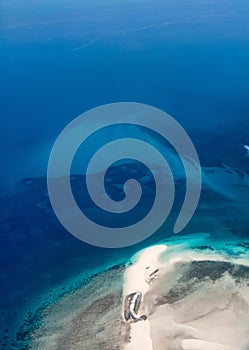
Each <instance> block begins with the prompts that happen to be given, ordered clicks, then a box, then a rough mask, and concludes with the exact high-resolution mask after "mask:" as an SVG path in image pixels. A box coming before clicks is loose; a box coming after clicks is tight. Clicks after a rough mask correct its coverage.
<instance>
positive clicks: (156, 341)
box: [124, 245, 249, 350]
mask: <svg viewBox="0 0 249 350" xmlns="http://www.w3.org/2000/svg"><path fill="white" fill-rule="evenodd" d="M173 250H174V248H173ZM177 250H178V251H177ZM168 255H169V257H168V258H167V247H166V246H164V247H163V246H162V245H158V246H154V247H150V248H149V249H147V250H145V251H143V252H141V253H140V255H139V256H138V258H137V259H136V262H135V263H134V265H133V266H131V267H129V268H128V271H126V274H125V283H124V294H126V293H127V292H129V293H130V292H133V291H136V290H137V289H138V288H139V286H141V288H140V290H141V291H142V292H143V293H144V296H143V302H142V306H141V312H140V313H142V314H143V313H145V314H147V316H148V319H147V320H146V321H139V322H135V323H133V322H132V323H131V330H130V341H129V343H127V344H125V346H124V349H125V350H137V349H143V350H194V349H197V350H235V349H238V350H242V349H243V350H248V349H249V267H248V266H247V262H246V261H245V265H243V264H237V263H236V262H235V261H231V262H230V261H226V259H225V258H224V257H222V256H221V255H218V254H215V253H213V254H211V253H210V254H207V253H196V252H194V251H191V250H189V251H187V250H186V251H185V252H181V253H180V252H179V249H177V247H175V253H173V254H172V247H171V249H170V252H169V253H168ZM135 276H136V278H135ZM139 280H140V283H139ZM146 284H147V286H146Z"/></svg>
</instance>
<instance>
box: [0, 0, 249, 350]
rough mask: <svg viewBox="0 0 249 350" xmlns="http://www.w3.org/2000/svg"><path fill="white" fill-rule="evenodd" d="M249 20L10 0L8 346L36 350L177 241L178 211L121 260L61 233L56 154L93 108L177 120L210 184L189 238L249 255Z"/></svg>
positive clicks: (3, 237) (3, 61) (151, 8)
mask: <svg viewBox="0 0 249 350" xmlns="http://www.w3.org/2000/svg"><path fill="white" fill-rule="evenodd" d="M248 16H249V3H248V1H247V0H220V1H199V0H189V1H184V0H177V1H176V0H174V1H173V0H167V1H166V0H165V1H164V0H153V1H152V0H134V1H130V0H127V1H125V0H116V1H114V0H102V1H100V0H92V1H90V0H83V1H80V0H72V1H65V0H61V1H58V0H55V1H48V0H40V1H37V0H36V1H31V0H24V1H17V0H8V1H6V0H1V2H0V77H1V78H0V79H1V84H0V99H1V107H0V108H1V119H0V130H1V137H0V161H1V184H0V200H1V212H0V230H1V232H0V242H1V243H0V244H1V251H0V264H1V270H0V320H1V322H0V344H1V346H2V347H1V348H2V349H25V347H26V348H28V344H29V341H30V338H29V335H30V332H31V331H32V330H33V329H35V327H36V326H37V324H38V323H39V322H40V321H39V317H38V316H37V315H38V314H39V310H43V309H44V308H46V306H48V305H50V304H53V303H54V302H55V301H56V300H58V299H60V298H61V297H62V296H63V295H65V294H67V293H73V292H74V290H76V289H77V288H79V287H81V286H82V285H84V283H86V282H87V281H88V280H89V278H91V276H93V275H94V274H98V273H100V272H101V271H103V270H107V269H108V268H110V267H112V266H113V265H119V264H122V263H125V262H127V261H128V260H129V258H130V257H131V256H132V255H133V254H134V253H135V252H137V251H138V250H140V249H141V248H143V247H146V246H148V245H150V244H153V243H156V242H159V241H161V240H164V239H166V238H169V237H171V236H173V231H172V227H173V222H174V213H175V212H177V210H178V207H179V206H178V203H176V204H175V207H174V209H173V213H172V215H171V216H170V217H169V220H168V221H167V223H166V224H165V225H164V226H163V227H162V228H161V229H160V230H159V231H158V232H157V233H155V234H154V235H153V236H151V237H150V238H149V239H147V240H146V241H144V242H141V243H140V244H137V245H135V246H131V247H127V248H122V249H104V248H98V247H94V246H90V245H88V244H86V243H83V242H82V241H80V240H78V239H76V238H74V237H73V236H72V235H71V234H69V233H68V232H67V231H66V230H65V229H64V228H63V226H62V225H61V224H60V223H59V222H58V220H57V218H56V216H55V215H54V213H53V211H52V209H51V206H50V203H49V199H48V194H47V184H46V171H47V162H48V158H49V154H50V151H51V147H52V145H53V143H54V141H55V139H56V137H57V136H58V134H59V133H60V131H61V130H62V129H63V128H64V127H65V126H66V125H67V124H68V123H69V122H70V121H71V120H72V119H73V118H75V117H76V116H78V115H79V114H81V113H83V112H85V111H87V110H89V109H90V108H93V107H97V106H100V105H103V104H107V103H113V102H123V101H128V102H140V103H144V104H149V105H152V106H155V107H158V108H160V109H162V110H164V111H166V112H167V113H169V114H170V115H171V116H173V117H174V118H175V119H176V120H177V121H178V122H180V123H181V125H182V126H183V127H184V128H185V130H186V131H187V132H188V134H189V136H190V137H191V139H192V141H193V143H194V145H195V147H196V149H197V152H198V154H199V158H200V162H201V165H202V168H203V174H204V175H203V176H204V183H203V191H202V195H201V200H200V203H199V206H198V207H197V211H196V214H195V215H194V217H193V219H192V220H191V221H190V223H189V225H188V226H187V227H186V228H185V229H184V232H183V233H184V234H185V235H187V234H190V233H191V234H195V233H198V234H199V233H208V234H210V237H211V238H210V240H211V241H212V237H214V238H213V239H214V240H215V241H217V240H219V239H221V241H222V242H223V243H224V242H226V240H227V242H230V243H231V242H240V243H238V244H242V243H241V242H243V246H244V247H246V244H247V247H248V242H249V226H248V224H249V208H248V199H249V151H248V150H247V149H246V147H245V146H246V145H249V21H248ZM119 132H120V131H119ZM152 140H153V137H152ZM155 143H156V142H155ZM62 157H63V155H62ZM135 165H136V164H135ZM139 171H140V170H138V175H137V176H138V178H139V176H140V175H139V174H140V173H139ZM141 171H142V170H141ZM114 173H115V169H114ZM115 174H116V175H115V176H116V177H115V181H116V182H117V183H118V182H119V181H120V182H121V183H122V178H118V175H117V174H119V173H115ZM75 175H77V174H75ZM110 176H111V175H110ZM141 177H142V175H141ZM77 181H78V178H77V176H76V177H75V182H76V185H75V189H76V190H75V191H77V188H80V187H77V186H80V184H77ZM111 191H114V193H113V196H114V197H115V189H113V188H112V189H110V192H111ZM178 197H179V202H180V201H181V198H182V196H181V193H179V196H178ZM145 210H146V208H145ZM184 237H186V236H184ZM228 245H229V244H228ZM228 245H227V246H228ZM223 248H224V249H225V243H224V246H223ZM227 249H228V248H227ZM226 252H227V254H229V250H226ZM233 254H235V253H234V251H233Z"/></svg>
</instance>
